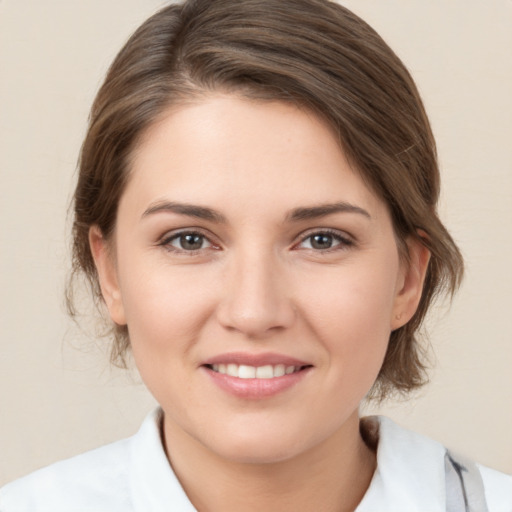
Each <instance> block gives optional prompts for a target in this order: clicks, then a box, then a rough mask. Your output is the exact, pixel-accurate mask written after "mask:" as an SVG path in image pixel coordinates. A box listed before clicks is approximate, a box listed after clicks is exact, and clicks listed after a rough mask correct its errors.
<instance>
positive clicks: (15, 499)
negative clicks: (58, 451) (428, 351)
mask: <svg viewBox="0 0 512 512" xmlns="http://www.w3.org/2000/svg"><path fill="white" fill-rule="evenodd" d="M161 414H162V413H161V410H160V409H157V410H155V411H154V412H153V413H151V414H150V415H149V416H148V417H147V418H146V420H145V421H144V423H143V424H142V427H141V428H140V430H139V432H138V433H137V434H135V435H134V436H133V437H131V438H128V439H124V440H122V441H118V442H116V443H113V444H110V445H107V446H104V447H102V448H98V449H96V450H93V451H90V452H87V453H84V454H82V455H78V456H76V457H73V458H71V459H68V460H64V461H62V462H57V463H55V464H53V465H51V466H48V467H46V468H43V469H41V470H39V471H36V472H35V473H32V474H30V475H28V476H26V477H24V478H21V479H19V480H16V481H14V482H12V483H10V484H8V485H6V486H5V487H3V488H2V489H0V511H1V512H29V511H30V512H164V511H165V512H197V511H196V509H195V508H194V507H193V506H192V504H191V503H190V501H189V499H188V497H187V495H186V494H185V492H184V490H183V489H182V487H181V485H180V483H179V482H178V479H177V478H176V476H175V474H174V473H173V471H172V468H171V466H170V465H169V462H168V460H167V457H166V455H165V452H164V449H163V446H162V442H161V439H160V428H159V425H160V420H161ZM376 421H378V422H379V440H378V448H377V470H376V472H375V474H374V477H373V479H372V482H371V484H370V487H369V489H368V491H367V492H366V495H365V496H364V498H363V500H362V502H361V503H360V505H359V506H358V508H357V511H356V512H445V510H446V489H445V466H444V456H445V452H446V450H445V448H444V447H443V446H442V445H441V444H439V443H437V442H435V441H432V440H431V439H428V438H425V437H423V436H421V435H419V434H416V433H414V432H411V431H409V430H406V429H403V428H401V427H399V426H398V425H396V424H395V423H393V422H392V421H391V420H389V419H387V418H383V417H378V418H377V420H376ZM478 468H479V470H480V473H481V476H482V479H483V482H484V487H485V495H486V499H487V502H488V509H489V512H512V477H511V476H509V475H505V474H503V473H499V472H497V471H494V470H492V469H489V468H485V467H483V466H478Z"/></svg>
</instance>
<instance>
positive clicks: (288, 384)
mask: <svg viewBox="0 0 512 512" xmlns="http://www.w3.org/2000/svg"><path fill="white" fill-rule="evenodd" d="M201 366H202V368H203V369H204V370H205V371H206V374H207V375H208V376H209V377H210V379H211V382H213V383H214V384H215V385H216V386H218V387H219V388H220V389H221V390H223V391H225V392H227V393H228V394H230V395H232V396H235V397H237V398H239V399H245V400H247V399H248V400H262V399H266V398H270V397H272V396H275V395H279V394H281V393H283V392H285V391H287V390H291V389H292V388H295V386H297V385H299V383H300V382H302V381H304V380H305V379H306V380H308V379H307V375H308V374H310V373H311V371H312V370H313V368H314V366H313V365H312V364H309V363H307V362H305V361H300V360H299V359H295V358H293V357H288V356H285V355H281V354H271V353H266V354H247V353H231V354H223V355H218V356H216V357H214V358H212V359H209V360H207V361H205V362H204V363H203V364H202V365H201Z"/></svg>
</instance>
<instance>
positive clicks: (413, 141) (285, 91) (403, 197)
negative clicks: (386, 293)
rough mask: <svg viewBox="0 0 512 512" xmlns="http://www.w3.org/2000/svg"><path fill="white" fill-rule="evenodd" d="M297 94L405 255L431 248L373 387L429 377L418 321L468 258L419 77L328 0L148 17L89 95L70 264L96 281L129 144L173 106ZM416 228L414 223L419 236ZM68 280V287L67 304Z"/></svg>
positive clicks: (262, 1)
mask: <svg viewBox="0 0 512 512" xmlns="http://www.w3.org/2000/svg"><path fill="white" fill-rule="evenodd" d="M219 90H220V91H223V92H233V93H237V94H240V95H243V96H245V97H250V98H257V99H261V100H280V101H287V102H292V103H294V104H297V105H300V106H301V107H303V108H307V109H309V110H311V111H313V112H314V113H316V114H317V115H319V116H320V117H322V118H323V119H324V120H325V121H326V122H327V123H328V124H329V125H330V126H331V127H332V128H333V129H334V130H335V132H336V133H337V134H338V135H339V140H340V144H341V145H342V147H343V149H344V151H345V153H346V154H347V156H348V158H349V159H350V160H351V162H352V163H353V165H354V166H355V168H356V169H357V170H358V172H360V174H361V176H362V177H363V179H364V180H365V182H366V183H367V185H368V186H369V187H370V188H372V189H373V190H374V191H375V192H376V193H377V195H378V196H379V197H380V198H381V199H382V200H384V202H385V203H386V204H387V205H388V207H389V210H390V212H391V216H392V219H393V224H394V228H395V233H396V237H397V240H398V245H399V248H400V251H401V254H402V255H404V256H407V249H406V245H405V241H406V239H407V238H409V237H413V238H417V239H420V240H421V242H422V243H423V244H425V245H426V246H427V247H428V249H429V250H430V252H431V259H430V263H429V268H428V271H427V276H426V281H425V284H424V290H423V295H422V298H421V301H420V304H419V307H418V310H417V311H416V313H415V315H414V316H413V318H412V319H411V320H410V321H409V322H408V323H407V324H406V325H404V326H403V327H401V328H400V329H397V330H396V331H394V332H393V333H392V334H391V338H390V342H389V347H388V351H387V354H386V357H385V360H384V364H383V366H382V369H381V371H380V374H379V377H378V379H377V382H376V384H375V386H374V388H373V390H372V394H373V396H375V397H378V398H384V397H385V396H387V395H388V394H389V393H390V392H392V391H400V392H407V391H410V390H412V389H414V388H417V387H419V386H421V385H422V384H423V383H424V382H425V381H426V374H425V365H424V362H423V357H422V354H423V350H422V348H421V345H420V344H419V343H418V342H417V340H416V338H415V333H416V332H417V331H418V328H419V327H420V325H421V322H422V320H423V319H424V317H425V314H426V312H427V310H428V308H429V305H430V304H431V302H432V300H433V299H434V297H435V296H436V295H437V294H438V293H439V292H441V291H446V290H447V291H449V292H451V293H452V294H453V292H454V291H455V290H456V288H457V287H458V285H459V283H460V280H461V277H462V269H463V262H462V257H461V255H460V252H459V250H458V249H457V247H456V245H455V243H454V242H453V240H452V238H451V237H450V235H449V233H448V232H447V231H446V229H445V228H444V226H443V225H442V223H441V222H440V220H439V218H438V216H437V213H436V204H437V200H438V196H439V170H438V164H437V158H436V148H435V142H434V138H433V135H432V132H431V129H430V125H429V122H428V119H427V116H426V113H425V110H424V108H423V105H422V101H421V99H420V96H419V94H418V91H417V89H416V86H415V84H414V82H413V80H412V78H411V76H410V75H409V73H408V71H407V70H406V68H405V66H404V65H403V64H402V62H401V61H400V59H399V58H398V57H397V56H396V55H395V54H394V53H393V51H392V50H391V49H390V48H389V47H388V46H387V44H386V43H385V42H384V41H383V40H382V39H381V37H380V36H379V35H378V34H377V33H376V32H375V31H374V30H373V29H372V28H371V27H369V26H368V25H367V24H366V23H365V22H364V21H363V20H361V19H360V18H358V17H357V16H356V15H354V14H353V13H352V12H350V11H349V10H347V9H346V8H344V7H342V6H340V5H338V4H336V3H334V2H330V1H327V0H187V1H186V2H185V3H183V4H172V5H169V6H168V7H166V8H164V9H162V10H161V11H160V12H158V13H157V14H155V15H154V16H152V17H151V18H149V19H148V20H147V21H146V22H145V23H144V24H143V25H142V26H141V27H140V28H139V29H138V30H137V31H136V32H135V33H134V34H133V36H132V37H131V38H130V39H129V41H128V42H127V44H126V45H125V46H124V48H123V49H122V50H121V51H120V53H119V54H118V56H117V57H116V59H115V61H114V63H113V64H112V66H111V68H110V70H109V72H108V74H107V77H106V79H105V82H104V84H103V86H102V87H101V89H100V91H99V93H98V95H97V97H96V100H95V102H94V105H93V107H92V111H91V116H90V124H89V129H88V133H87V136H86V138H85V141H84V144H83V147H82V152H81V157H80V165H79V178H78V184H77V187H76V191H75V196H74V208H75V219H74V226H73V237H74V238H73V274H72V278H76V277H77V276H78V275H79V274H80V273H83V274H84V275H85V276H86V277H87V279H88V281H89V284H90V286H91V287H92V291H93V294H94V297H95V298H96V303H97V304H98V305H101V303H102V299H101V293H100V289H99V284H98V277H97V273H96V268H95V266H94V261H93V259H92V255H91V251H90V247H89V242H88V232H89V228H90V227H91V226H92V225H97V226H99V228H100V229H101V231H102V233H103V236H104V237H106V238H107V239H108V238H109V237H110V236H111V234H112V231H113V229H114V226H115V222H116V213H117V207H118V203H119V199H120V197H121V195H122V194H123V190H124V188H125V186H126V183H127V181H128V179H129V172H130V155H131V153H132V152H133V149H134V147H135V146H136V144H137V142H138V141H139V140H140V137H141V136H142V134H143V133H144V131H145V130H146V129H147V128H148V127H149V126H150V125H151V124H152V123H154V122H155V120H156V119H157V117H158V116H159V115H161V114H162V113H163V112H164V111H165V110H166V109H167V108H168V107H169V106H170V105H174V104H178V103H183V102H184V101H187V99H190V98H194V97H197V96H200V95H201V94H204V93H207V92H209V91H219ZM420 233H421V235H420ZM72 293H73V287H72V286H71V287H70V288H69V298H70V301H69V305H70V312H71V314H75V309H74V308H73V303H72V298H73V297H72ZM114 334H115V341H114V345H113V349H112V360H113V361H117V362H118V363H121V364H123V363H125V359H124V356H125V354H126V350H127V348H128V347H129V339H128V335H127V329H126V327H121V326H116V327H115V328H114Z"/></svg>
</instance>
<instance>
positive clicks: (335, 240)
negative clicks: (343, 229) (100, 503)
mask: <svg viewBox="0 0 512 512" xmlns="http://www.w3.org/2000/svg"><path fill="white" fill-rule="evenodd" d="M351 245H353V242H352V241H351V240H350V239H348V238H347V237H344V236H341V234H339V233H333V232H331V231H318V232H315V233H311V234H309V235H308V236H306V237H305V238H303V239H302V241H301V242H300V243H299V244H298V247H300V248H302V249H313V250H315V251H328V250H329V249H337V248H339V249H344V248H346V247H349V246H351Z"/></svg>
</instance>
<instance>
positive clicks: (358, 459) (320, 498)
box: [164, 411, 376, 512]
mask: <svg viewBox="0 0 512 512" xmlns="http://www.w3.org/2000/svg"><path fill="white" fill-rule="evenodd" d="M164 431H165V439H166V444H167V445H170V446H172V447H173V448H172V454H171V456H170V462H171V464H172V467H173V469H174V472H175V473H176V475H177V477H178V479H179V480H180V483H181V485H182V486H183V488H184V489H185V492H186V493H187V495H188V497H189V499H190V500H191V502H192V503H193V504H194V506H195V508H196V509H197V510H198V511H199V512H234V511H237V512H240V511H243V512H252V511H261V510H265V511H268V512H273V511H276V512H277V511H279V512H287V511H296V510H301V511H315V512H316V511H317V510H322V511H323V512H349V511H354V510H355V508H356V507H357V505H358V504H359V502H360V501H361V499H362V498H363V496H364V494H365V492H366V490H367V489H368V486H369V485H370V481H371V478H372V476H373V473H374V471H375V467H376V458H375V454H374V453H373V452H372V451H371V450H370V449H369V448H368V447H367V446H366V444H365V443H364V441H363V440H362V438H361V436H360V434H359V419H358V415H357V411H356V412H355V413H354V415H353V416H352V417H351V418H349V419H348V420H347V422H346V423H345V424H344V425H343V428H342V429H340V430H339V431H337V432H335V433H334V434H333V435H332V436H331V437H330V438H328V439H327V440H324V441H323V442H322V443H321V444H319V445H317V446H315V447H314V448H312V449H310V450H308V451H307V452H305V453H301V454H300V455H298V456H295V457H293V458H291V459H287V460H284V461H280V462H273V463H268V464H250V463H240V462H236V461H231V460H226V459H224V458H222V457H220V456H218V455H217V454H215V453H212V452H211V451H210V450H208V449H207V448H206V447H204V446H203V445H202V444H199V443H198V442H197V441H195V440H194V439H192V438H191V437H190V436H188V434H186V433H185V432H183V431H179V430H177V429H175V428H173V427H172V426H170V425H168V424H167V422H166V423H165V426H164Z"/></svg>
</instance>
